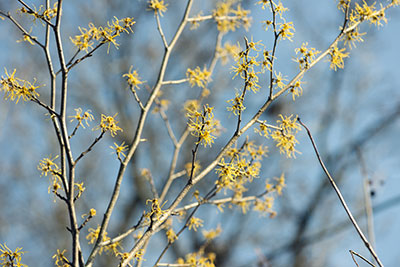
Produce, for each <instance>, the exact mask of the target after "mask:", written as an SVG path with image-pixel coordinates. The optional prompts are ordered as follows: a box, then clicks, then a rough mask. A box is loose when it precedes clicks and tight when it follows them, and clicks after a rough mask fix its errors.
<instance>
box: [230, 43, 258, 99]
mask: <svg viewBox="0 0 400 267" xmlns="http://www.w3.org/2000/svg"><path fill="white" fill-rule="evenodd" d="M260 42H261V41H258V42H253V41H250V42H248V41H247V42H246V49H245V50H243V51H241V52H239V53H238V54H237V55H236V58H235V61H236V63H235V66H233V67H232V68H233V72H234V73H235V75H234V76H233V78H235V77H236V76H239V77H240V78H242V79H243V80H244V82H245V88H246V89H251V90H252V91H253V92H257V91H258V89H259V88H260V85H259V84H258V81H259V79H258V74H259V73H260V72H257V71H255V67H257V66H259V65H260V62H258V61H257V56H258V51H259V46H261V45H260ZM252 51H253V52H254V53H256V54H255V55H251V52H252Z"/></svg>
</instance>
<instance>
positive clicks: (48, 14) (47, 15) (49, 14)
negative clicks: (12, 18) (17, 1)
mask: <svg viewBox="0 0 400 267" xmlns="http://www.w3.org/2000/svg"><path fill="white" fill-rule="evenodd" d="M57 10H58V2H56V3H54V5H53V8H48V9H46V8H45V7H44V6H43V5H40V6H39V10H36V8H34V9H29V10H28V9H26V8H25V7H21V8H20V9H18V10H17V11H18V12H20V13H22V14H27V15H28V16H32V17H33V20H36V19H46V20H51V19H52V18H54V17H55V16H56V15H57Z"/></svg>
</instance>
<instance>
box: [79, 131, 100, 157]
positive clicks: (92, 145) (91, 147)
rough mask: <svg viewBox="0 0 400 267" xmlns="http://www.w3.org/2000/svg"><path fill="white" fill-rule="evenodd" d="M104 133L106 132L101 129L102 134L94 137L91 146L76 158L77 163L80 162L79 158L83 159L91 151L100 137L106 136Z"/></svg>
mask: <svg viewBox="0 0 400 267" xmlns="http://www.w3.org/2000/svg"><path fill="white" fill-rule="evenodd" d="M104 134H105V132H104V131H101V134H100V135H99V136H98V137H96V138H95V139H94V141H93V142H92V144H90V146H89V147H88V148H87V149H86V150H85V151H83V152H82V153H81V154H80V155H79V156H78V157H77V158H76V160H75V165H76V164H77V163H78V161H79V160H81V159H82V157H83V156H85V155H86V154H87V153H89V152H90V151H92V149H93V147H94V146H95V145H96V144H97V143H98V142H99V141H100V139H101V138H102V137H103V136H104Z"/></svg>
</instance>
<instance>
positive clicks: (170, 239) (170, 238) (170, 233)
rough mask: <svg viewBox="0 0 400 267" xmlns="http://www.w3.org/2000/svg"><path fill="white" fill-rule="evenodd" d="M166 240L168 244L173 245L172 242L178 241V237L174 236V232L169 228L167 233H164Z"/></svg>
mask: <svg viewBox="0 0 400 267" xmlns="http://www.w3.org/2000/svg"><path fill="white" fill-rule="evenodd" d="M166 235H167V238H168V242H169V243H174V241H175V240H176V239H178V236H177V235H176V234H175V232H174V230H173V229H172V228H170V229H169V230H168V231H167V232H166Z"/></svg>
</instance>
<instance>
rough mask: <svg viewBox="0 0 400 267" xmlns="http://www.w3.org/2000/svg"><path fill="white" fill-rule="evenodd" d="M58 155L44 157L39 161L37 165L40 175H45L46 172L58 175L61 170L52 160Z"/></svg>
mask: <svg viewBox="0 0 400 267" xmlns="http://www.w3.org/2000/svg"><path fill="white" fill-rule="evenodd" d="M57 158H58V156H55V157H54V158H51V156H50V157H48V158H44V159H42V160H41V161H40V162H39V165H38V167H37V168H38V170H39V171H41V172H42V173H41V176H43V175H44V176H47V173H50V174H52V175H55V176H57V175H60V172H61V170H60V169H59V168H58V165H57V164H56V163H54V160H55V159H57Z"/></svg>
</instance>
